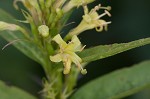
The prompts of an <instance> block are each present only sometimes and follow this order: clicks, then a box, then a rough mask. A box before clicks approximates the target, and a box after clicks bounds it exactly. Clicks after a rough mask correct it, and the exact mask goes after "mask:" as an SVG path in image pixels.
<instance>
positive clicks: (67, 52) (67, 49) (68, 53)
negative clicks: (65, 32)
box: [50, 34, 87, 74]
mask: <svg viewBox="0 0 150 99" xmlns="http://www.w3.org/2000/svg"><path fill="white" fill-rule="evenodd" d="M53 41H55V42H56V43H57V44H58V45H59V47H60V49H59V51H58V54H56V55H54V56H50V60H51V61H52V62H61V61H62V62H63V64H64V71H63V73H64V74H68V73H69V72H70V69H71V63H72V62H73V63H74V64H76V65H77V66H78V67H79V69H80V70H81V73H82V74H86V73H87V71H86V69H83V68H82V66H81V64H80V63H81V62H82V59H81V58H80V57H79V56H78V55H77V54H76V53H75V52H77V51H82V50H83V48H84V47H82V46H81V42H80V41H79V39H78V37H77V36H76V35H74V36H73V37H72V40H71V41H70V42H69V43H68V44H67V43H66V42H65V41H64V40H63V39H62V38H61V36H60V35H59V34H58V35H56V36H55V37H54V38H53Z"/></svg>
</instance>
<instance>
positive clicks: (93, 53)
mask: <svg viewBox="0 0 150 99" xmlns="http://www.w3.org/2000/svg"><path fill="white" fill-rule="evenodd" d="M146 44H150V38H145V39H140V40H136V41H132V42H129V43H121V44H111V45H100V46H96V47H93V48H89V49H85V50H83V51H82V52H81V53H79V56H80V57H81V58H82V60H83V61H84V62H91V61H95V60H98V59H103V58H106V57H109V56H113V55H115V54H118V53H121V52H124V51H127V50H130V49H133V48H136V47H140V46H143V45H146Z"/></svg>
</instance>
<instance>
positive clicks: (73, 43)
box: [66, 35, 82, 52]
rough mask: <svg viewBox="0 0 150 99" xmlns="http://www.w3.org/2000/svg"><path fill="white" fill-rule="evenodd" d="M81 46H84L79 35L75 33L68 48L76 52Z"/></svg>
mask: <svg viewBox="0 0 150 99" xmlns="http://www.w3.org/2000/svg"><path fill="white" fill-rule="evenodd" d="M81 48H82V46H81V42H80V40H79V39H78V37H77V36H76V35H74V36H73V37H72V40H71V42H70V43H69V44H68V46H67V48H66V50H69V51H73V52H76V51H79V50H81Z"/></svg>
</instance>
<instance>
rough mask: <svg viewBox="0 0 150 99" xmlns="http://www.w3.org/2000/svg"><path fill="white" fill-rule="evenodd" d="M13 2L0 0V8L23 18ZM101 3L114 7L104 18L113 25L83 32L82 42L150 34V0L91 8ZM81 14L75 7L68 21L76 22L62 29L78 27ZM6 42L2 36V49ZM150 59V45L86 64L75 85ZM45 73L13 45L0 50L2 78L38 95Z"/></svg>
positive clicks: (145, 94)
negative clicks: (104, 29)
mask: <svg viewBox="0 0 150 99" xmlns="http://www.w3.org/2000/svg"><path fill="white" fill-rule="evenodd" d="M12 2H13V0H0V8H1V9H4V10H5V11H7V12H8V13H10V14H12V15H13V16H14V17H15V18H17V19H24V18H23V17H22V15H21V13H20V12H19V11H16V10H15V9H14V8H13V5H12ZM99 3H101V4H102V5H104V6H107V5H110V6H112V11H111V14H112V17H111V18H109V17H104V18H105V19H106V20H108V21H112V24H111V25H109V30H108V31H107V32H106V31H103V32H101V33H97V32H96V31H95V30H90V31H85V32H84V33H82V34H81V35H80V36H79V38H80V40H81V41H82V42H83V44H85V45H87V48H88V47H92V46H96V45H99V44H102V45H104V44H113V43H121V42H129V41H132V40H137V39H141V38H146V37H150V0H114V1H113V0H96V2H94V3H92V4H90V5H89V8H92V7H94V6H95V5H97V4H99ZM100 13H102V12H100ZM82 14H83V10H82V8H79V9H78V10H75V11H74V12H73V14H72V16H71V18H70V19H69V22H76V23H75V24H72V25H69V26H67V27H65V29H64V30H63V31H65V32H67V31H69V30H70V29H71V28H73V27H75V26H77V25H78V23H79V22H80V21H81V18H82ZM74 16H75V17H74ZM6 44H7V42H6V41H5V40H3V39H2V38H0V48H2V47H3V46H4V45H6ZM148 59H150V46H149V45H147V46H144V47H140V48H136V49H133V50H130V51H127V52H124V53H121V54H118V55H115V56H112V57H109V58H106V59H102V60H99V61H95V62H92V63H90V64H89V65H88V66H87V67H86V68H87V70H88V74H87V75H85V76H80V77H79V80H78V84H77V86H76V87H77V88H79V87H81V86H82V85H83V84H85V83H87V82H88V81H90V80H92V79H95V78H97V77H99V76H102V75H104V74H106V73H109V72H111V71H113V70H116V69H119V68H123V67H127V66H131V65H133V64H135V63H138V62H141V61H143V60H148ZM43 76H44V73H43V69H42V68H41V67H40V65H39V64H37V63H35V62H34V61H32V60H30V59H29V58H28V57H26V56H24V55H23V54H22V53H20V52H19V51H18V50H17V49H15V48H14V47H13V46H9V47H7V48H6V49H5V50H3V51H2V50H0V80H3V81H5V82H6V83H7V84H10V85H15V86H18V87H20V88H23V89H24V90H26V91H29V92H30V93H32V94H34V95H39V93H38V92H39V91H40V90H41V88H42V87H41V79H42V77H43ZM147 76H149V75H147ZM149 93H150V89H146V90H144V91H141V92H139V93H137V94H135V95H132V96H130V97H126V99H150V94H149Z"/></svg>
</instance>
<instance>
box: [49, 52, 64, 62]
mask: <svg viewBox="0 0 150 99" xmlns="http://www.w3.org/2000/svg"><path fill="white" fill-rule="evenodd" d="M50 60H51V61H52V62H61V61H62V57H61V55H60V54H56V55H54V56H50Z"/></svg>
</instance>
